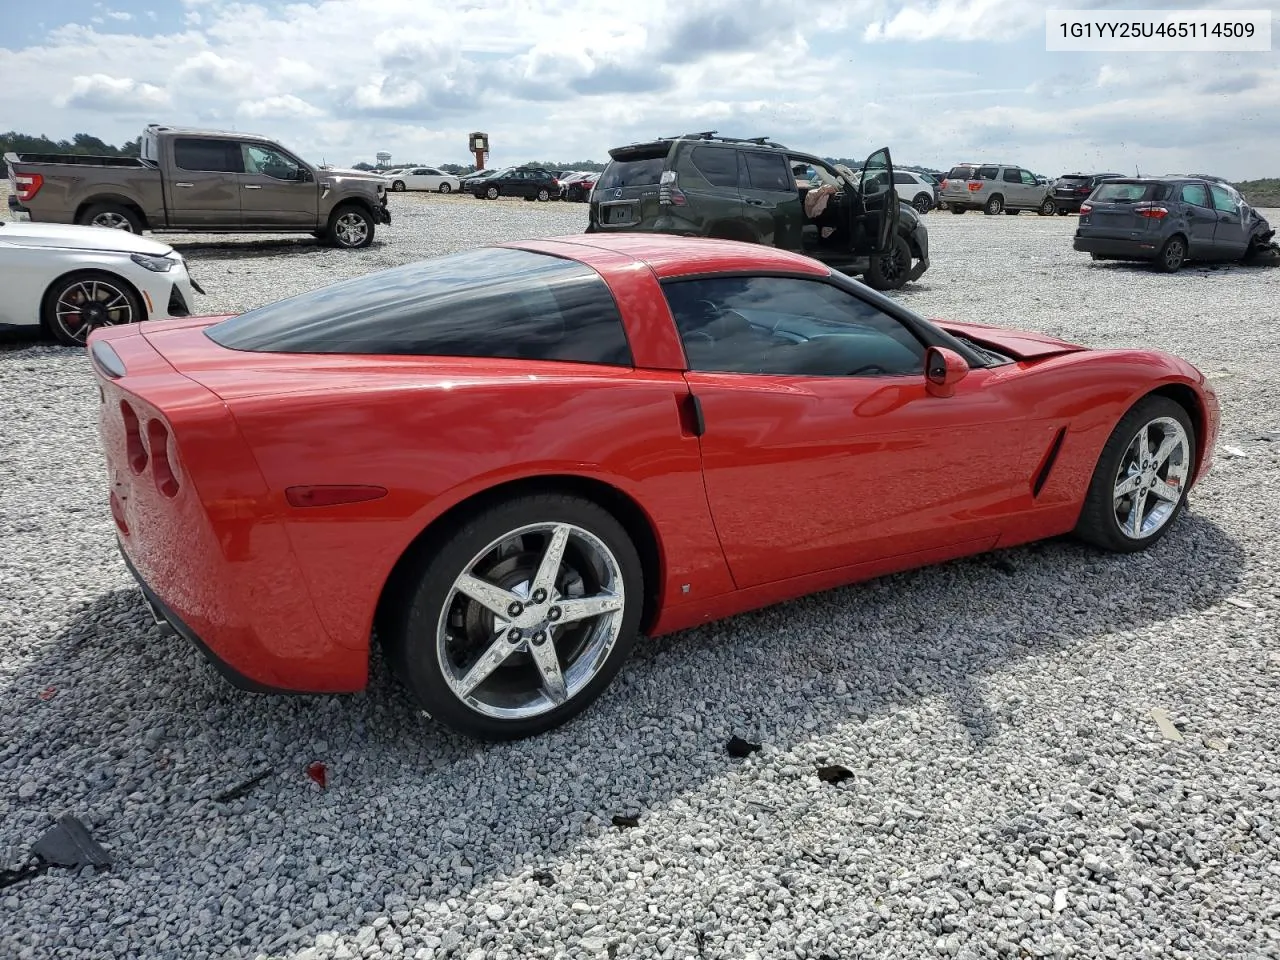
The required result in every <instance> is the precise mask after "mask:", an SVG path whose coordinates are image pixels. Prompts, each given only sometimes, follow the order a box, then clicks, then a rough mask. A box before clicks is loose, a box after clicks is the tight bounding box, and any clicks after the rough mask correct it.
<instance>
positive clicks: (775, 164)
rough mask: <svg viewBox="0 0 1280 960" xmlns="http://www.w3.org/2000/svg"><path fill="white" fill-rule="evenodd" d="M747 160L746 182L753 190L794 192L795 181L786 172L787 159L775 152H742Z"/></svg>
mask: <svg viewBox="0 0 1280 960" xmlns="http://www.w3.org/2000/svg"><path fill="white" fill-rule="evenodd" d="M742 156H743V158H744V159H745V160H746V161H747V178H748V180H747V182H748V183H750V184H751V187H752V189H753V190H772V191H774V192H775V193H795V192H796V187H795V183H794V182H793V181H792V179H791V177H790V175H789V174H788V173H787V161H786V160H785V159H783V157H781V156H780V155H778V154H776V153H753V152H750V151H747V152H744V153H743V154H742Z"/></svg>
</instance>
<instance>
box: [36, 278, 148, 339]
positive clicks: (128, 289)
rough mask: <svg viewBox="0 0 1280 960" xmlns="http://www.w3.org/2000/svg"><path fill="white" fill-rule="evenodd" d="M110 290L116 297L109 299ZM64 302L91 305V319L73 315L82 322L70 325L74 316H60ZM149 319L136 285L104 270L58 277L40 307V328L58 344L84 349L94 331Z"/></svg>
mask: <svg viewBox="0 0 1280 960" xmlns="http://www.w3.org/2000/svg"><path fill="white" fill-rule="evenodd" d="M95 284H96V285H97V286H95ZM108 289H109V290H111V291H114V293H115V294H116V296H108V295H107V294H106V290H108ZM121 297H123V298H124V302H123V303H120V302H119V298H121ZM64 298H66V299H68V300H75V301H79V302H83V303H86V304H87V305H89V309H90V310H91V311H92V314H91V316H90V317H88V318H84V316H83V314H82V313H77V314H74V316H76V317H78V318H80V319H79V322H78V323H77V324H76V325H74V326H73V325H72V324H71V322H70V317H71V316H73V314H65V313H64V314H63V315H62V316H59V314H60V312H62V311H60V310H59V306H58V304H59V302H60V301H63V300H64ZM95 301H96V303H95ZM107 304H116V306H115V307H114V309H111V310H108V309H107ZM126 306H127V308H128V311H129V312H128V313H127V314H126V313H125V310H124V309H123V308H124V307H126ZM126 317H127V319H126ZM146 319H147V313H146V309H145V307H144V306H143V304H142V297H141V296H139V295H138V291H137V290H135V289H134V287H133V285H132V284H130V283H129V282H128V281H127V280H125V279H124V278H123V277H118V276H116V275H115V274H114V273H107V272H106V271H105V270H77V271H76V272H75V273H68V274H66V275H65V276H61V277H59V278H58V279H57V280H55V281H54V282H53V283H51V284H49V287H48V289H46V290H45V292H44V297H43V299H42V300H41V303H40V323H41V325H42V326H43V327H44V328H45V330H46V331H47V332H48V333H49V334H51V335H52V336H53V338H54V339H55V340H57V341H58V342H59V343H61V344H64V345H65V346H68V347H83V346H84V345H85V340H87V339H88V336H89V333H90V332H91V331H92V330H93V328H95V327H99V326H112V325H115V324H122V323H138V322H139V321H142V320H146Z"/></svg>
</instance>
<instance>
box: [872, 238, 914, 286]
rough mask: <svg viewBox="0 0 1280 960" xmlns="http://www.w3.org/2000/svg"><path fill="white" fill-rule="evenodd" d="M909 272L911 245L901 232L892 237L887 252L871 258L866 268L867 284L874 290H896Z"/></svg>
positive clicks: (905, 280)
mask: <svg viewBox="0 0 1280 960" xmlns="http://www.w3.org/2000/svg"><path fill="white" fill-rule="evenodd" d="M910 272H911V247H909V246H908V245H907V241H906V240H904V239H903V238H902V235H901V234H898V235H896V236H895V237H894V238H893V246H892V247H891V248H890V250H889V252H888V253H886V254H884V256H880V257H872V258H871V266H870V267H869V268H868V269H867V285H868V286H871V287H873V288H875V289H876V290H898V289H900V288H901V287H902V286H903V284H905V283H906V282H907V275H908V274H909V273H910Z"/></svg>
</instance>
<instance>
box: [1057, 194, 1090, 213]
mask: <svg viewBox="0 0 1280 960" xmlns="http://www.w3.org/2000/svg"><path fill="white" fill-rule="evenodd" d="M1086 199H1087V198H1086V197H1054V198H1053V202H1054V203H1056V204H1057V205H1058V209H1059V210H1065V211H1066V212H1067V213H1079V212H1080V204H1082V203H1084V202H1085V200H1086Z"/></svg>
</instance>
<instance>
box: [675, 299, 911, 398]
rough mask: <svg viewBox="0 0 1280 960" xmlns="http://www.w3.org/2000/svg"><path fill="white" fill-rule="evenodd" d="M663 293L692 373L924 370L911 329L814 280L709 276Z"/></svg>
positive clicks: (907, 372)
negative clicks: (694, 371)
mask: <svg viewBox="0 0 1280 960" xmlns="http://www.w3.org/2000/svg"><path fill="white" fill-rule="evenodd" d="M662 289H663V293H664V294H665V295H666V298H667V304H668V306H670V308H671V314H672V316H673V317H674V318H675V321H676V327H677V329H678V330H679V332H680V339H681V341H682V342H683V343H684V349H685V356H686V358H687V360H688V363H689V369H691V370H700V371H704V372H721V373H748V374H750V373H755V374H773V375H782V376H803V377H850V376H907V375H912V374H918V373H921V372H922V371H923V369H924V351H925V348H924V345H923V344H921V343H920V341H919V340H917V339H916V337H915V336H914V335H913V334H912V333H911V331H909V330H908V329H907V328H906V327H905V326H903V325H902V324H901V323H899V322H898V321H897V320H895V319H894V318H893V317H891V316H889V315H888V314H886V313H883V312H881V311H880V310H879V309H878V308H876V307H874V306H872V305H871V304H869V303H866V302H865V301H863V300H860V299H858V298H857V297H855V296H854V295H853V294H851V293H847V292H845V291H844V290H841V289H839V288H837V287H834V286H832V285H831V284H828V283H823V282H821V281H819V280H802V279H799V278H793V277H713V278H707V279H701V280H676V281H668V282H666V283H664V284H663V287H662Z"/></svg>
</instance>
